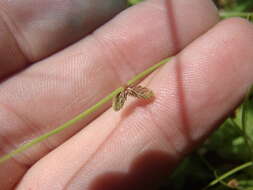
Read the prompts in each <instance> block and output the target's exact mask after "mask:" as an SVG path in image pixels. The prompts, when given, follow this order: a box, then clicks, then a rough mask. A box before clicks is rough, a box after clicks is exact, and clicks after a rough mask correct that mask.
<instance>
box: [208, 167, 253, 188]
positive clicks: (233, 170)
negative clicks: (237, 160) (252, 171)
mask: <svg viewBox="0 0 253 190" xmlns="http://www.w3.org/2000/svg"><path fill="white" fill-rule="evenodd" d="M251 166H253V162H246V163H244V164H242V165H240V166H238V167H236V168H234V169H232V170H229V171H228V172H226V173H225V174H223V175H221V176H220V177H218V178H217V179H215V180H213V181H211V182H210V183H209V184H208V186H207V187H206V188H204V189H208V188H209V187H211V186H214V185H216V184H217V183H219V182H220V181H223V180H224V179H226V178H228V177H230V176H231V175H233V174H235V173H237V172H239V171H241V170H243V169H245V168H248V167H251Z"/></svg>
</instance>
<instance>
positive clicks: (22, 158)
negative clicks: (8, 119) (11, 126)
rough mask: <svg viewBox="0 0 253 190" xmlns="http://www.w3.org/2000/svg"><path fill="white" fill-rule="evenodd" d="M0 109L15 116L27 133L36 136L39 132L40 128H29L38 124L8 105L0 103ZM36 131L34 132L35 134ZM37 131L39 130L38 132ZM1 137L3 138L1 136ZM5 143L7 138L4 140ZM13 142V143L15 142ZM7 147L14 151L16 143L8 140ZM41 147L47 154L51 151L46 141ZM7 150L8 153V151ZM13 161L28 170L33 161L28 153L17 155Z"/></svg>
mask: <svg viewBox="0 0 253 190" xmlns="http://www.w3.org/2000/svg"><path fill="white" fill-rule="evenodd" d="M0 107H1V108H2V109H4V110H5V111H6V112H7V113H8V112H9V113H11V114H12V115H15V116H16V118H17V119H18V121H20V122H21V123H20V125H21V126H25V128H28V129H29V131H33V133H34V134H36V133H37V132H38V131H39V132H40V131H41V130H40V129H41V127H31V126H36V125H38V124H36V125H35V124H34V123H33V122H32V121H30V120H29V119H28V118H25V117H24V116H23V115H20V114H19V113H17V111H15V110H14V109H13V108H12V107H10V106H9V105H6V104H3V103H0ZM35 129H36V132H35ZM38 129H39V130H38ZM2 137H3V136H2ZM5 139H6V140H5V141H7V138H5ZM15 140H16V139H15ZM15 140H14V141H15ZM7 144H8V145H10V148H11V149H10V150H15V149H16V148H18V145H16V143H14V142H11V141H10V140H8V143H7ZM41 145H43V146H44V147H45V148H46V149H47V150H48V151H47V152H49V151H50V150H52V149H53V147H52V146H50V145H49V143H48V142H47V140H46V141H43V142H41ZM10 150H9V151H10ZM7 153H8V152H7V151H3V155H4V154H7ZM13 160H15V161H16V162H17V163H19V164H20V166H21V167H23V166H24V167H25V168H29V166H31V165H32V163H34V161H32V160H33V159H31V158H29V153H27V152H22V153H20V154H19V155H18V157H13Z"/></svg>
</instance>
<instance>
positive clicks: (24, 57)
mask: <svg viewBox="0 0 253 190" xmlns="http://www.w3.org/2000/svg"><path fill="white" fill-rule="evenodd" d="M125 5H126V0H117V1H115V0H109V1H103V0H95V1H94V0H86V1H80V0H74V1H69V0H68V1H37V0H26V1H24V2H23V1H2V2H1V3H0V31H1V35H0V42H1V43H0V57H1V64H0V67H1V69H0V79H1V78H3V77H4V76H6V75H8V74H10V73H12V72H14V71H16V70H18V69H22V68H23V67H25V66H26V65H28V64H29V63H33V62H34V61H38V60H40V59H42V58H44V57H46V56H48V55H50V54H52V53H54V52H56V51H59V50H60V49H62V48H64V47H66V46H68V45H70V44H71V43H73V42H75V41H77V40H79V39H80V38H82V37H83V36H85V35H86V34H88V33H90V32H91V31H92V30H94V29H95V28H96V27H98V26H99V25H101V24H102V23H104V22H105V21H106V20H108V19H109V18H111V17H112V16H113V15H115V14H116V13H118V12H119V11H120V10H122V9H123V8H124V7H125Z"/></svg>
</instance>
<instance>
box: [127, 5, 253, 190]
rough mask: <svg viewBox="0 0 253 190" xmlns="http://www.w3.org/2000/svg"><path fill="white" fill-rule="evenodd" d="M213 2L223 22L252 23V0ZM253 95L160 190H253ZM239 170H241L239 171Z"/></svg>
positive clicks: (248, 96)
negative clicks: (238, 19)
mask: <svg viewBox="0 0 253 190" xmlns="http://www.w3.org/2000/svg"><path fill="white" fill-rule="evenodd" d="M140 1H142V0H129V6H132V5H134V4H137V3H139V2H140ZM214 2H215V4H216V5H217V7H218V8H219V13H220V16H221V18H222V19H225V18H228V17H232V16H240V17H243V18H246V19H248V20H251V21H253V0H214ZM228 32H229V31H228ZM238 51H239V50H238ZM252 62H253V60H252ZM235 90H236V89H235ZM252 91H253V90H252V89H251V90H249V93H248V95H247V96H246V97H245V100H244V102H243V103H242V105H240V106H239V107H238V108H237V109H236V110H235V112H234V114H233V115H231V116H230V117H229V118H227V119H226V120H225V121H224V123H223V124H221V126H220V127H219V128H218V129H217V130H216V131H215V132H214V133H213V134H212V135H211V136H210V137H209V138H208V139H207V140H206V142H205V143H204V144H203V145H202V146H201V147H199V148H198V149H197V150H196V151H195V152H193V153H192V154H191V155H189V156H188V157H187V158H185V159H184V160H183V161H182V163H181V164H180V165H179V166H178V168H177V169H176V170H175V171H174V173H173V174H172V175H171V176H168V179H167V180H166V181H165V183H164V184H163V185H162V186H161V187H160V188H159V190H168V189H170V190H182V189H193V190H201V189H210V190H228V189H238V190H253V167H250V166H252V164H253V162H252V159H253V95H252V94H253V92H252ZM244 166H247V167H244ZM238 167H239V168H240V167H241V168H240V169H242V170H240V171H237V170H236V169H238ZM233 169H235V170H233ZM233 171H236V172H233ZM224 174H225V175H224ZM219 176H223V177H224V178H223V179H222V180H218V183H215V185H210V184H212V182H215V181H214V180H215V179H217V178H218V177H219ZM219 179H220V178H219ZM208 185H209V186H208Z"/></svg>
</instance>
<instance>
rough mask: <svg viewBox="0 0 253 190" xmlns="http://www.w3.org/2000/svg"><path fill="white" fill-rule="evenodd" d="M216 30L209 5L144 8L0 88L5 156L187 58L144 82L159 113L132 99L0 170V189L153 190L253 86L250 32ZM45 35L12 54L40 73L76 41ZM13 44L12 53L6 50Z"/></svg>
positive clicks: (236, 22)
mask: <svg viewBox="0 0 253 190" xmlns="http://www.w3.org/2000/svg"><path fill="white" fill-rule="evenodd" d="M18 18H19V17H18ZM67 18H68V17H67ZM20 19H22V17H20ZM57 19H58V18H56V20H55V22H56V23H57ZM64 20H66V18H64V19H63V21H64ZM7 22H8V21H7ZM30 22H31V23H34V22H32V21H30ZM30 22H29V23H30ZM55 22H54V23H55ZM217 22H218V15H217V11H216V9H215V8H214V6H213V4H212V2H211V1H209V0H206V1H199V0H191V1H187V2H186V1H185V0H171V1H167V0H147V1H146V2H144V3H141V4H139V5H137V6H134V7H131V8H129V9H127V10H125V11H123V12H122V13H120V14H119V15H118V16H116V17H115V18H113V19H112V20H111V21H109V22H108V23H107V24H105V25H104V26H102V27H101V28H99V29H97V30H96V31H95V32H94V33H92V34H91V35H89V36H87V37H86V38H84V39H82V40H81V41H79V42H76V43H75V44H74V45H72V46H70V47H68V48H66V49H64V50H62V51H60V52H59V53H57V54H54V55H52V56H50V57H48V58H44V59H43V60H42V61H39V62H36V63H35V64H34V65H32V66H30V67H29V68H27V69H25V70H23V71H22V72H19V73H17V74H15V75H14V76H12V77H10V78H8V79H7V80H5V81H4V82H2V83H1V84H0V85H1V86H0V105H1V106H0V108H1V109H0V121H1V129H0V134H1V138H0V139H1V144H2V147H1V154H4V153H7V152H9V151H10V150H12V149H15V148H16V147H17V146H19V145H20V144H22V143H23V142H24V141H27V140H30V139H31V138H34V137H36V136H39V135H41V134H43V133H45V132H46V131H49V130H52V129H53V128H55V126H58V125H59V124H61V123H64V122H66V121H67V120H69V119H71V118H72V117H74V116H75V115H77V114H78V113H80V112H81V111H82V110H85V109H87V108H88V107H90V106H91V105H93V104H94V103H96V102H97V101H98V100H100V99H101V98H102V97H104V96H105V95H107V94H108V93H109V92H111V91H112V90H113V89H115V88H117V87H119V86H121V85H122V84H123V83H125V82H126V81H127V80H128V79H130V78H131V77H132V76H134V75H135V74H137V73H139V72H141V71H143V70H144V69H145V68H147V67H149V66H151V65H153V64H154V63H156V62H158V61H160V60H162V59H164V58H166V57H168V56H172V55H174V54H176V53H177V52H179V51H180V53H179V54H177V55H176V56H175V57H174V58H173V59H172V60H171V61H170V62H169V63H167V64H166V65H164V66H163V67H161V68H160V69H159V70H158V71H156V72H154V73H153V74H151V75H150V76H149V77H147V78H146V79H145V80H144V81H143V83H144V85H145V86H148V88H150V89H152V90H153V92H154V93H155V98H154V100H153V101H152V102H150V103H148V104H146V103H143V102H142V101H138V100H135V99H129V101H128V102H127V103H126V105H125V106H124V108H123V109H122V111H120V112H119V113H118V112H117V113H116V112H114V111H112V109H108V110H107V108H108V107H109V105H106V106H104V107H103V108H102V109H100V110H99V111H98V112H97V113H95V114H94V115H92V116H90V117H88V118H87V119H86V120H84V121H82V122H80V123H79V124H77V125H75V126H73V127H71V128H69V129H67V130H65V131H64V132H62V133H60V134H58V135H55V136H53V137H51V138H49V139H48V140H47V141H44V142H43V143H41V144H39V145H36V146H34V147H32V148H31V149H29V150H27V151H26V152H24V153H22V154H20V155H18V156H17V157H15V159H12V160H10V161H7V162H6V163H4V164H2V165H0V176H1V177H0V179H1V181H0V186H1V187H4V188H5V189H11V188H12V187H13V185H14V184H18V185H17V189H25V190H26V189H36V190H37V189H43V190H44V189H54V190H55V189H56V190H57V189H74V190H76V189H89V190H101V189H102V190H111V189H120V190H124V189H128V190H129V189H138V190H139V189H153V188H154V186H155V185H157V184H158V183H159V182H160V180H161V179H162V178H163V177H164V176H166V175H167V174H168V172H170V171H171V170H172V169H173V168H174V167H175V166H176V164H177V163H178V162H179V161H180V160H181V159H183V157H184V156H185V154H187V153H188V152H190V151H191V150H192V149H193V148H194V147H195V146H197V145H198V144H199V143H201V142H202V141H203V140H204V139H205V137H206V136H208V135H209V134H210V132H211V131H212V130H213V129H214V128H215V126H217V123H218V122H219V121H221V120H222V119H223V118H224V116H226V115H227V114H228V113H229V112H230V111H231V110H232V109H233V108H234V107H235V106H236V105H237V104H238V102H239V101H240V99H241V98H242V97H243V95H244V93H245V92H246V90H247V88H248V87H249V86H250V84H251V83H252V82H253V75H252V74H251V73H252V71H253V63H252V61H253V53H252V52H253V46H252V44H253V26H252V25H251V24H250V23H248V22H247V21H244V20H242V19H229V20H225V21H222V22H220V23H218V24H217ZM44 24H45V23H44ZM45 25H46V26H44V25H39V26H41V27H42V28H44V27H47V24H45ZM28 26H30V25H28ZM26 27H27V25H25V26H24V28H25V29H26ZM30 27H34V25H32V24H31V26H30ZM30 27H28V28H30ZM32 29H33V28H32ZM49 29H51V27H48V30H49ZM208 30H209V31H208ZM18 31H19V30H17V31H16V32H17V33H15V34H16V36H17V34H18ZM31 31H33V30H31ZM45 31H46V30H45ZM45 31H44V32H45ZM78 31H79V30H78ZM80 31H81V30H80ZM44 32H41V38H37V37H34V36H33V35H36V33H31V32H30V33H29V34H30V35H28V36H26V37H24V36H23V34H22V35H21V33H20V34H18V36H19V37H16V38H17V41H18V42H19V40H23V39H26V41H28V42H29V41H30V40H29V39H30V37H31V39H33V40H31V42H30V43H29V46H28V45H20V44H19V46H17V47H19V48H20V49H22V50H23V52H25V53H24V54H25V55H26V57H28V58H26V59H25V58H24V56H23V59H24V60H27V59H29V60H32V61H33V62H35V60H38V59H41V58H43V57H44V56H47V55H49V54H50V53H52V52H54V51H56V50H59V49H60V48H63V46H65V45H66V44H68V43H70V42H68V43H66V42H64V43H63V42H62V41H61V40H63V41H64V40H65V39H64V38H67V40H69V39H68V37H69V38H71V37H72V34H71V32H67V33H64V34H63V33H62V31H61V32H60V33H62V35H63V36H67V37H59V39H55V41H53V40H54V37H52V38H51V37H50V36H51V34H49V33H44ZM56 34H57V33H56ZM202 34H203V35H202ZM82 35H84V34H80V35H79V37H80V36H82ZM200 35H201V36H200ZM21 36H22V37H21ZM56 36H58V35H56ZM10 39H11V37H10ZM49 39H52V40H49ZM76 39H77V38H74V37H73V40H71V42H73V41H74V40H76ZM1 41H3V39H1ZM7 42H8V43H7ZM14 42H15V41H11V40H7V41H5V43H6V45H7V44H9V43H13V44H15V43H14ZM48 43H50V48H52V49H54V50H50V48H48ZM23 44H25V42H23ZM27 44H28V43H27ZM40 44H42V45H40ZM51 44H52V46H51ZM59 44H64V45H59ZM53 46H56V47H53ZM186 46H187V47H186ZM13 47H14V46H13ZM17 47H16V49H15V48H10V49H11V50H13V51H7V50H6V49H5V48H6V47H5V48H1V51H0V53H2V51H3V52H4V51H5V52H4V53H2V54H3V55H4V58H5V59H4V60H5V61H3V63H7V62H8V61H9V60H13V59H14V57H17V58H19V57H22V55H20V56H17V55H18V50H19V49H18V48H17ZM31 47H33V48H31ZM14 50H15V51H14ZM47 50H48V52H47ZM238 50H240V51H238ZM6 52H12V54H10V53H9V54H7V53H6ZM38 52H39V53H38ZM45 52H46V53H45ZM3 55H2V56H3ZM13 55H15V56H13ZM36 56H37V59H36ZM15 59H16V58H15ZM20 59H21V58H20ZM23 59H22V60H23ZM13 63H15V64H17V65H18V66H19V67H17V66H16V65H15V64H14V66H13V65H12V66H11V68H10V66H8V65H7V64H3V65H5V66H4V67H3V69H2V70H3V71H5V72H3V73H4V75H6V73H9V72H12V71H14V70H16V69H19V68H21V67H22V68H24V64H23V63H25V61H23V62H22V61H19V59H16V60H15V61H13ZM20 65H21V66H20ZM8 69H9V70H8ZM234 89H237V90H236V91H235V90H234ZM67 139H68V140H67ZM59 145H60V146H59ZM50 151H51V152H50ZM49 152H50V153H49ZM22 177H23V178H22ZM21 178H22V179H21Z"/></svg>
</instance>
